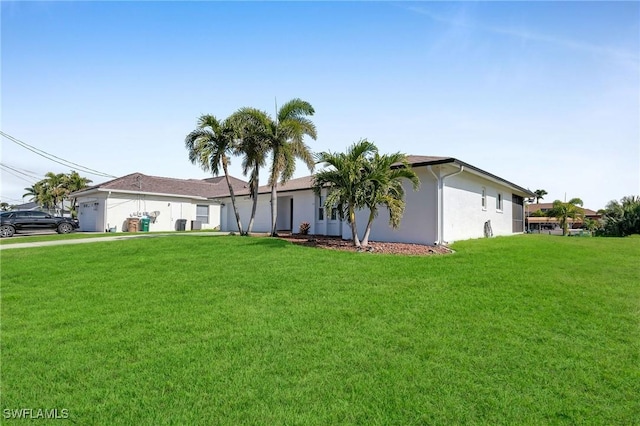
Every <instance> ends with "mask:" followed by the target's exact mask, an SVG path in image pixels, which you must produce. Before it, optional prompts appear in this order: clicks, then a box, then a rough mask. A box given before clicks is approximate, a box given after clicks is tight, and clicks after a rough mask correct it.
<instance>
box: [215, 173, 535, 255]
mask: <svg viewBox="0 0 640 426" xmlns="http://www.w3.org/2000/svg"><path fill="white" fill-rule="evenodd" d="M459 170H460V168H459V166H454V165H450V164H445V165H441V166H433V171H434V172H435V173H436V174H440V175H442V176H446V175H449V174H451V173H455V172H457V171H459ZM414 171H415V172H416V173H417V175H418V177H419V179H420V182H421V185H420V189H419V190H418V191H414V190H413V188H412V187H411V184H410V183H409V182H404V188H405V201H406V207H405V212H404V215H403V217H402V220H401V222H400V226H399V227H398V228H397V229H393V228H391V227H390V226H389V213H388V211H387V210H386V208H385V207H383V206H381V207H380V208H379V210H378V216H377V217H376V219H375V220H374V222H373V226H372V229H371V235H370V237H369V240H370V241H380V242H403V243H416V244H427V245H432V244H434V243H436V242H437V241H438V181H437V179H436V177H435V176H434V175H433V174H432V173H431V172H430V171H429V170H428V168H427V167H426V166H423V167H417V168H414ZM482 188H485V190H486V209H483V208H482V201H481V200H482ZM514 192H515V193H516V194H517V193H518V191H516V190H514V189H512V188H510V187H508V186H506V185H503V184H501V183H499V182H496V181H494V180H491V179H488V178H484V177H482V176H479V175H477V174H475V173H472V172H469V171H463V172H462V173H460V174H456V175H452V176H449V177H445V178H444V186H443V219H442V220H443V235H442V240H443V242H445V243H452V242H454V241H458V240H466V239H471V238H481V237H484V224H485V222H486V221H488V220H490V221H491V227H492V230H493V235H495V236H498V235H512V234H513V231H512V230H513V217H512V201H511V200H512V194H513V193H514ZM498 193H501V194H502V210H501V211H498V210H497V209H496V198H497V194H498ZM325 195H326V194H325V193H323V199H325V197H324V196H325ZM521 195H526V194H521ZM290 197H293V200H294V201H293V202H294V204H293V223H292V228H293V229H292V232H294V233H296V232H298V231H299V226H300V223H301V222H309V223H310V224H311V229H310V231H309V232H310V233H311V234H317V235H328V234H331V229H337V230H338V235H341V236H342V238H344V239H350V238H351V226H350V225H349V223H348V222H347V221H346V220H345V221H343V222H342V223H340V222H339V221H338V222H337V225H338V226H335V225H336V223H335V222H332V221H331V220H330V213H327V212H325V215H324V220H322V221H320V220H319V218H318V208H319V207H320V205H319V202H318V201H319V200H318V197H317V196H316V195H315V194H314V193H313V191H312V190H311V189H308V190H301V191H291V192H284V193H279V197H278V198H279V201H283V203H282V205H280V204H281V203H278V206H279V208H278V210H279V215H278V216H279V222H280V224H281V225H284V224H288V223H289V222H288V219H285V218H284V217H281V216H282V215H285V216H286V215H289V212H290V207H289V199H290ZM221 201H222V202H223V203H224V204H225V207H223V212H226V213H225V214H224V216H225V219H226V223H225V220H223V221H222V224H221V225H222V226H221V229H222V230H224V231H237V226H236V221H235V217H234V214H233V209H232V207H231V199H230V198H225V199H222V200H221ZM237 201H238V209H239V211H240V216H241V219H242V225H243V226H244V227H245V228H246V227H247V226H248V223H249V217H250V213H251V205H252V200H251V199H249V197H247V196H244V197H238V198H237ZM368 217H369V211H368V210H366V209H364V210H361V211H358V212H357V213H356V221H357V224H358V235H359V236H360V238H362V237H363V236H364V231H365V227H366V225H367V220H368ZM270 226H271V204H270V194H261V195H260V196H259V198H258V206H257V210H256V219H255V223H254V227H253V232H269V230H270ZM340 226H341V227H340Z"/></svg>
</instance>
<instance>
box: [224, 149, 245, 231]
mask: <svg viewBox="0 0 640 426" xmlns="http://www.w3.org/2000/svg"><path fill="white" fill-rule="evenodd" d="M227 163H228V160H227V156H226V155H223V156H222V170H224V178H225V179H226V181H227V186H228V187H229V195H230V196H231V206H232V207H233V212H234V213H235V215H236V223H237V224H238V232H240V235H244V231H243V230H242V222H241V221H240V212H238V206H236V194H235V192H233V186H232V185H231V181H230V180H229V169H228V167H227Z"/></svg>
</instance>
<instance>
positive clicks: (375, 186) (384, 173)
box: [362, 152, 420, 248]
mask: <svg viewBox="0 0 640 426" xmlns="http://www.w3.org/2000/svg"><path fill="white" fill-rule="evenodd" d="M394 164H396V165H397V166H395V167H393V168H392V165H394ZM365 170H366V175H365V176H364V179H365V188H366V189H365V198H364V203H365V205H366V206H367V207H368V208H369V220H368V221H367V227H366V228H365V232H364V237H363V238H362V247H365V248H366V247H367V246H368V245H369V234H370V233H371V225H372V223H373V220H374V219H375V218H376V216H377V215H378V206H380V205H383V206H385V207H386V208H387V209H388V210H389V225H390V226H391V227H392V228H394V229H395V228H397V227H398V226H399V225H400V220H401V219H402V215H403V214H404V208H405V201H404V195H405V192H404V188H403V186H402V183H403V180H404V179H408V180H409V181H410V182H411V183H412V185H413V189H414V191H415V190H417V189H418V188H419V187H420V179H418V175H417V174H416V173H415V172H414V171H413V169H411V166H410V165H409V163H408V162H407V156H406V155H405V154H402V153H399V152H397V153H395V154H384V155H380V154H378V153H377V152H375V153H374V155H373V157H372V158H371V160H370V162H369V163H368V164H367V165H366V167H365Z"/></svg>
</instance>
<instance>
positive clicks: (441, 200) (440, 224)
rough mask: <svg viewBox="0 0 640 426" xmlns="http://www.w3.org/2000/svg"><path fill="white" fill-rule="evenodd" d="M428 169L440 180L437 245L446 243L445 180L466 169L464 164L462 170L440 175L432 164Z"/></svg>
mask: <svg viewBox="0 0 640 426" xmlns="http://www.w3.org/2000/svg"><path fill="white" fill-rule="evenodd" d="M427 170H429V172H431V174H432V175H433V177H435V178H436V180H437V181H438V197H437V198H438V226H437V228H438V239H437V240H436V242H435V244H436V245H442V244H446V241H444V180H445V179H446V178H448V177H451V176H455V175H459V174H460V173H462V172H463V171H464V166H463V165H460V170H457V171H455V172H451V173H449V174H448V175H444V176H440V173H438V174H437V175H436V174H435V173H434V172H433V169H432V168H431V166H427Z"/></svg>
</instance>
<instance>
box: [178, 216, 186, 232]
mask: <svg viewBox="0 0 640 426" xmlns="http://www.w3.org/2000/svg"><path fill="white" fill-rule="evenodd" d="M186 230H187V219H178V220H176V231H186Z"/></svg>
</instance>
